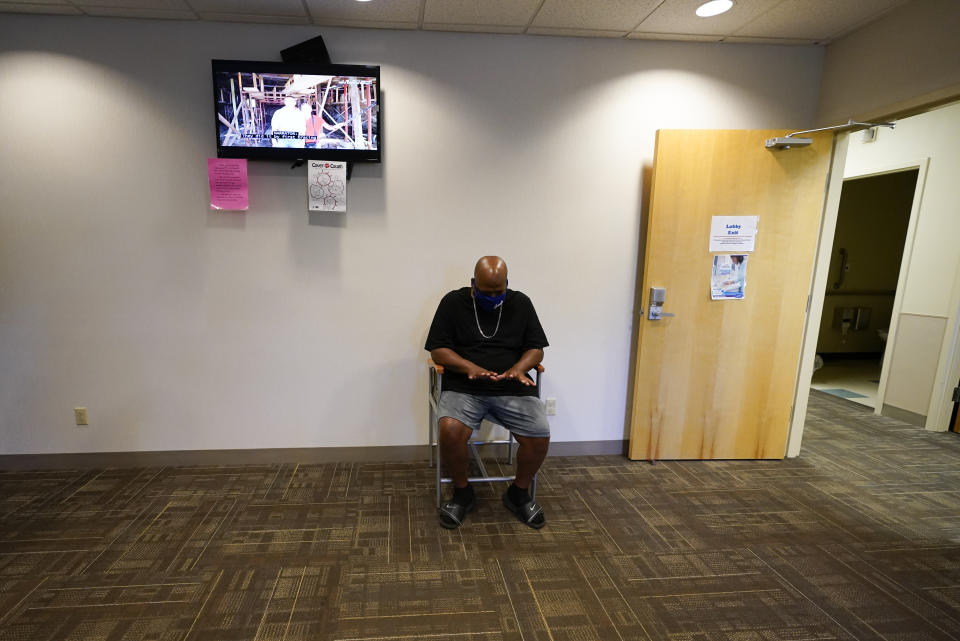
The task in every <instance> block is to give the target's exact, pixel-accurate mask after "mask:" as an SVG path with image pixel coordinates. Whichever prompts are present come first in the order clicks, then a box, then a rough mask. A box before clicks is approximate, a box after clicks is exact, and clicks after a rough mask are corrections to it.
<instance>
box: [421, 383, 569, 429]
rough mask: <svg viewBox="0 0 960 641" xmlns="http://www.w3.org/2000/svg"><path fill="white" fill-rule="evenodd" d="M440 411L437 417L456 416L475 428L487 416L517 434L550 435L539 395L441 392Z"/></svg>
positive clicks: (491, 420) (489, 419) (478, 427)
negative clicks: (481, 394) (478, 394)
mask: <svg viewBox="0 0 960 641" xmlns="http://www.w3.org/2000/svg"><path fill="white" fill-rule="evenodd" d="M437 410H438V411H437V418H438V419H441V418H443V417H445V416H448V417H450V418H455V419H457V420H458V421H460V422H461V423H463V424H464V425H466V426H467V427H469V428H471V429H474V430H477V429H480V423H481V421H483V419H487V420H488V421H490V422H491V423H496V424H497V425H502V426H503V427H505V428H507V429H508V430H510V431H511V432H512V433H513V434H514V435H517V436H530V437H534V438H549V437H550V424H549V423H548V422H547V413H546V412H545V411H544V409H543V403H542V402H541V401H540V399H539V398H537V397H536V396H475V395H473V394H463V393H461V392H450V391H447V392H443V393H441V394H440V404H439V407H438V408H437Z"/></svg>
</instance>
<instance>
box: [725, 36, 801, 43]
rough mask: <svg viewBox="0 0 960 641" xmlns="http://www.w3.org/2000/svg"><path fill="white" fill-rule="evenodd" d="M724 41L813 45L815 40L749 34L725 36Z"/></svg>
mask: <svg viewBox="0 0 960 641" xmlns="http://www.w3.org/2000/svg"><path fill="white" fill-rule="evenodd" d="M723 41H724V42H729V43H732V44H755V45H815V44H817V41H816V40H813V39H810V38H754V37H750V36H727V37H725V38H724V39H723Z"/></svg>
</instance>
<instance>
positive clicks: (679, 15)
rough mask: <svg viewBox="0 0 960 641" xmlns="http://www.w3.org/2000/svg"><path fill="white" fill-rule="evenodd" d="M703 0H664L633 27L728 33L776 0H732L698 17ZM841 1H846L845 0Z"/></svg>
mask: <svg viewBox="0 0 960 641" xmlns="http://www.w3.org/2000/svg"><path fill="white" fill-rule="evenodd" d="M704 1H705V0H666V2H664V3H663V4H662V5H660V6H659V7H658V8H657V10H656V11H654V12H653V13H652V14H650V17H648V18H647V19H646V20H644V21H643V23H642V24H641V25H640V26H639V27H637V28H636V29H635V30H636V31H642V32H645V33H686V34H690V35H695V34H703V35H709V34H718V35H730V34H731V33H733V32H734V31H736V30H737V29H739V28H741V27H742V26H743V25H745V24H747V23H748V22H750V21H752V20H755V19H756V18H757V16H759V15H761V14H763V13H765V12H766V11H767V10H769V9H770V8H771V7H773V6H774V5H776V4H777V2H778V1H779V0H736V2H735V4H734V5H733V8H732V9H730V11H727V12H726V13H722V14H720V15H719V16H713V17H712V18H701V17H700V16H698V15H697V14H696V11H697V7H699V6H700V5H701V4H703V3H704ZM788 1H790V0H788ZM832 1H833V2H836V1H837V0H832ZM843 1H844V2H846V0H843Z"/></svg>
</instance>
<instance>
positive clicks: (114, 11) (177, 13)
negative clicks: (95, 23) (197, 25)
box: [83, 7, 197, 20]
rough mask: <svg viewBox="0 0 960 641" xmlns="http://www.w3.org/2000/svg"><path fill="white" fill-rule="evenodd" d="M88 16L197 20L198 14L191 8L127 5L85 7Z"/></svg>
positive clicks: (84, 10)
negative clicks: (170, 8) (140, 7)
mask: <svg viewBox="0 0 960 641" xmlns="http://www.w3.org/2000/svg"><path fill="white" fill-rule="evenodd" d="M83 12H84V13H85V14H87V15H88V16H97V17H112V18H147V19H153V20H196V19H197V15H196V14H195V13H193V12H192V11H190V10H189V9H176V10H165V9H129V8H126V7H84V8H83Z"/></svg>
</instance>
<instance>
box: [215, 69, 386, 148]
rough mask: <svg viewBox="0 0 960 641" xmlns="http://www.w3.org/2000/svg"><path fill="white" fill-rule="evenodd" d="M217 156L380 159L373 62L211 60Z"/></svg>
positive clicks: (377, 85) (376, 73) (376, 78)
mask: <svg viewBox="0 0 960 641" xmlns="http://www.w3.org/2000/svg"><path fill="white" fill-rule="evenodd" d="M213 103H214V109H215V110H216V114H215V118H216V121H215V126H216V130H217V156H218V157H220V158H251V159H264V160H269V159H277V160H291V159H294V160H296V159H311V158H312V159H321V160H346V161H350V162H380V151H381V147H382V144H381V112H380V67H376V66H367V65H334V64H313V63H301V62H297V63H286V62H252V61H244V60H214V61H213Z"/></svg>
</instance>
